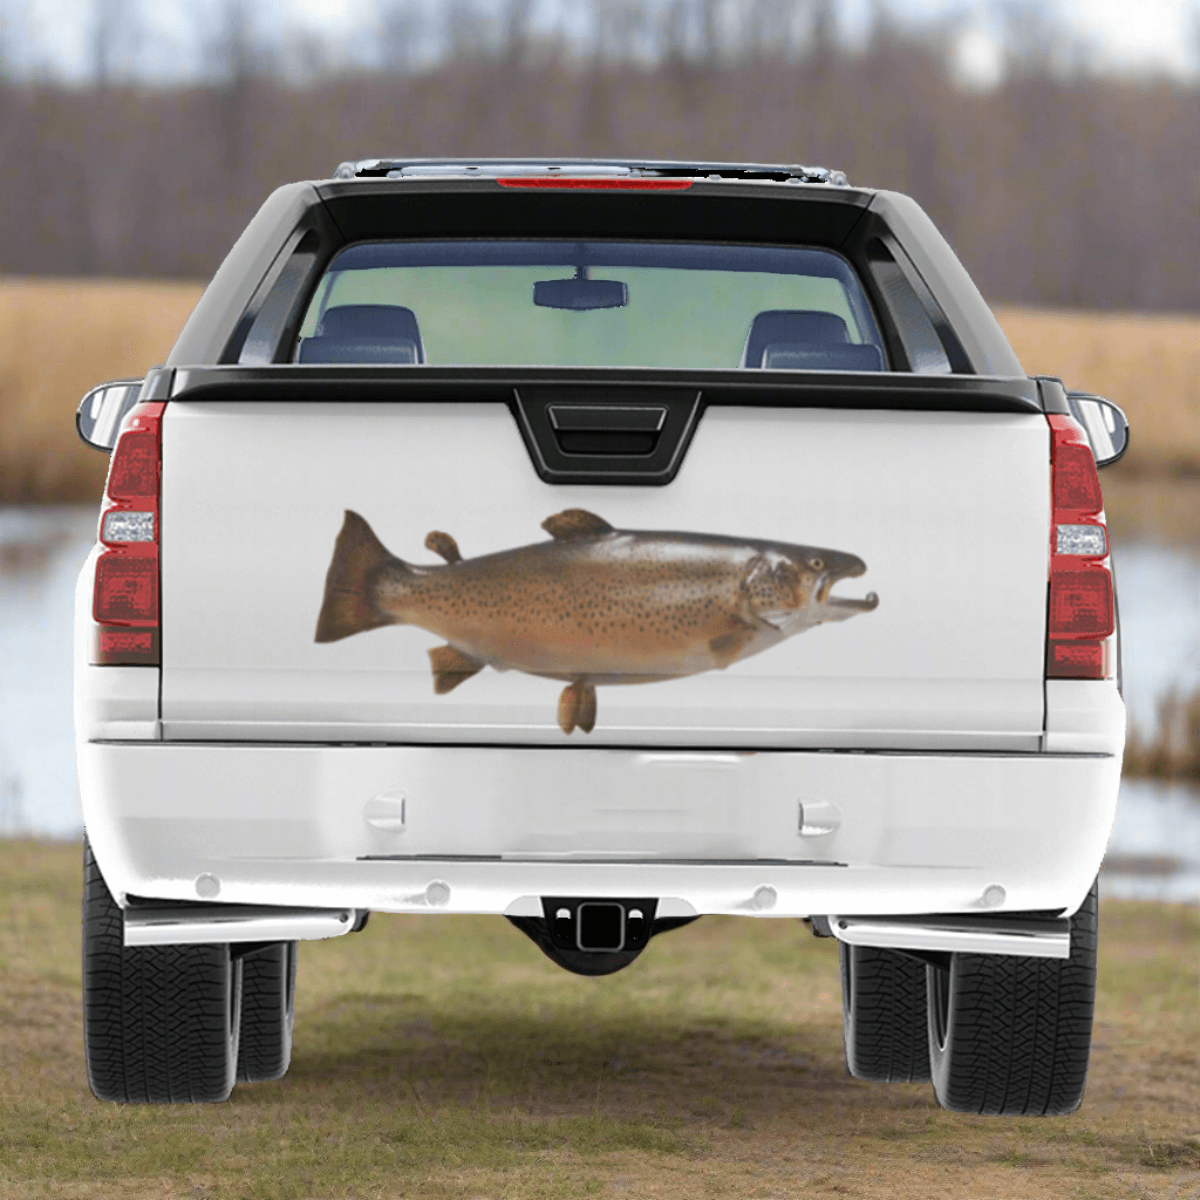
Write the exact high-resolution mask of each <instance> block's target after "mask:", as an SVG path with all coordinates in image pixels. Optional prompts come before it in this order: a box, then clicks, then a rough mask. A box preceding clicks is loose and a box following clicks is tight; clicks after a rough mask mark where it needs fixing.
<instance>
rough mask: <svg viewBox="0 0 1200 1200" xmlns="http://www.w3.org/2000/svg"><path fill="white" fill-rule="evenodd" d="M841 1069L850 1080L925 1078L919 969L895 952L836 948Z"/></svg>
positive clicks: (923, 1008) (922, 968)
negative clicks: (842, 1038)
mask: <svg viewBox="0 0 1200 1200" xmlns="http://www.w3.org/2000/svg"><path fill="white" fill-rule="evenodd" d="M838 953H839V955H840V956H841V964H842V1028H843V1031H844V1033H845V1040H846V1069H847V1070H848V1071H849V1072H850V1074H851V1075H853V1076H854V1078H855V1079H871V1080H875V1081H877V1082H882V1083H915V1082H920V1081H922V1080H926V1079H928V1078H929V1032H928V1024H927V1017H926V1008H927V1005H926V1000H925V964H924V963H921V962H918V961H917V960H916V959H914V958H909V957H908V956H907V955H904V954H898V953H897V952H896V951H895V950H879V949H876V948H875V947H873V946H848V945H847V944H846V943H845V942H839V943H838Z"/></svg>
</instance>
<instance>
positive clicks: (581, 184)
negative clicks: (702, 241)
mask: <svg viewBox="0 0 1200 1200" xmlns="http://www.w3.org/2000/svg"><path fill="white" fill-rule="evenodd" d="M496 182H497V183H498V184H499V185H500V186H501V187H513V188H593V189H596V188H601V189H607V190H610V191H611V190H614V189H616V188H623V189H624V190H626V191H630V192H682V191H683V190H684V188H690V187H691V186H692V181H691V180H690V179H611V178H608V177H606V176H601V177H599V178H595V179H588V178H584V177H582V176H579V175H568V176H563V175H550V176H546V175H516V176H506V177H504V178H501V179H497V180H496Z"/></svg>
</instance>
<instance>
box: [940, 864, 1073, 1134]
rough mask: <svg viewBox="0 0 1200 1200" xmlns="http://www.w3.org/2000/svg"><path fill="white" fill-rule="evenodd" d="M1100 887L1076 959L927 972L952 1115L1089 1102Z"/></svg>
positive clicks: (957, 965)
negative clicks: (1086, 1089) (1085, 1093)
mask: <svg viewBox="0 0 1200 1200" xmlns="http://www.w3.org/2000/svg"><path fill="white" fill-rule="evenodd" d="M1096 909H1097V901H1096V884H1094V883H1093V884H1092V890H1091V891H1090V892H1089V893H1088V896H1087V899H1086V900H1085V901H1084V903H1083V906H1082V907H1081V908H1080V910H1079V912H1077V913H1076V914H1075V916H1074V917H1072V918H1071V957H1070V958H1066V959H1057V958H1023V957H1022V958H1018V957H1016V956H1014V955H999V954H955V955H953V956H952V958H951V960H950V970H949V971H938V970H936V969H935V968H933V967H930V968H928V972H929V981H928V990H929V1058H930V1065H931V1066H932V1068H933V1089H934V1093H935V1094H936V1096H937V1100H938V1103H939V1104H940V1105H941V1106H942V1107H943V1108H948V1109H950V1110H951V1111H952V1112H966V1113H980V1114H995V1115H1001V1116H1030V1115H1037V1116H1056V1115H1061V1114H1063V1113H1069V1112H1074V1111H1075V1109H1077V1108H1078V1107H1079V1104H1080V1101H1081V1100H1082V1099H1083V1086H1084V1083H1085V1082H1086V1080H1087V1069H1088V1056H1089V1054H1090V1051H1091V1045H1092V1013H1093V1010H1094V1008H1095V1001H1096Z"/></svg>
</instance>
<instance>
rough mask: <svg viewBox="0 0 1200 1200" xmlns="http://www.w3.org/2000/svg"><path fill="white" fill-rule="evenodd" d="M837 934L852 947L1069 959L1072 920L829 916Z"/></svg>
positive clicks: (950, 916) (951, 916)
mask: <svg viewBox="0 0 1200 1200" xmlns="http://www.w3.org/2000/svg"><path fill="white" fill-rule="evenodd" d="M829 928H830V930H831V931H832V933H833V936H834V937H836V938H838V939H839V940H840V941H843V942H845V943H846V944H847V945H850V946H876V947H879V948H880V949H887V950H935V951H936V950H940V951H945V952H949V953H959V954H964V953H965V954H1017V955H1023V956H1024V957H1026V958H1069V957H1070V955H1071V922H1070V921H1069V920H1067V919H1066V918H1063V919H1061V920H1059V919H1055V918H1052V917H1051V918H1036V917H1020V916H1014V917H1012V918H1009V919H1005V918H1004V917H1003V916H997V917H976V916H969V915H965V914H964V915H958V914H953V913H952V914H949V915H947V916H932V917H836V916H831V917H830V918H829Z"/></svg>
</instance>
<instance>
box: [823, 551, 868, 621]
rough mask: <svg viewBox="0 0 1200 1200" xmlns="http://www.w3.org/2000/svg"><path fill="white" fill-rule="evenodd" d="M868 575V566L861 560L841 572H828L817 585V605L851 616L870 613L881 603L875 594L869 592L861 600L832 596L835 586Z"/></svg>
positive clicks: (858, 559)
mask: <svg viewBox="0 0 1200 1200" xmlns="http://www.w3.org/2000/svg"><path fill="white" fill-rule="evenodd" d="M866 573H867V564H866V563H864V562H863V561H862V559H860V558H856V559H853V560H852V561H851V562H850V563H849V565H848V566H846V567H845V568H843V569H842V570H840V571H828V572H826V574H825V575H823V576H822V577H821V580H820V582H819V584H818V585H817V593H816V604H817V607H819V608H824V609H826V610H832V611H835V612H839V613H845V614H846V615H849V614H850V613H855V612H870V611H871V609H873V608H875V606H876V605H878V603H879V597H878V596H877V595H876V594H875V593H874V592H868V593H867V595H866V596H865V597H864V598H863V599H861V600H855V599H851V598H850V597H846V596H830V594H829V593H830V591H832V589H833V587H834V585H835V584H837V583H840V582H841V581H842V580H843V579H857V578H858V577H859V576H860V575H865V574H866Z"/></svg>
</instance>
